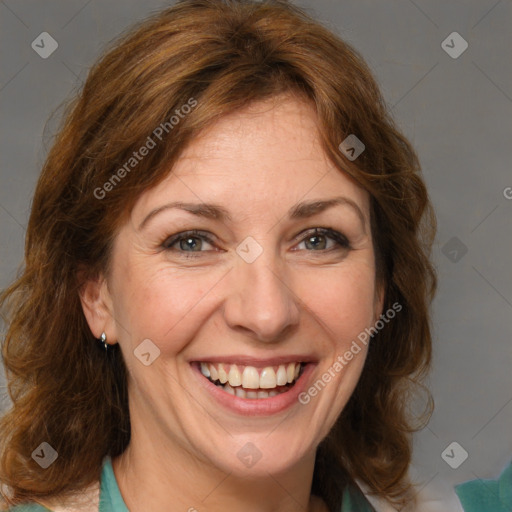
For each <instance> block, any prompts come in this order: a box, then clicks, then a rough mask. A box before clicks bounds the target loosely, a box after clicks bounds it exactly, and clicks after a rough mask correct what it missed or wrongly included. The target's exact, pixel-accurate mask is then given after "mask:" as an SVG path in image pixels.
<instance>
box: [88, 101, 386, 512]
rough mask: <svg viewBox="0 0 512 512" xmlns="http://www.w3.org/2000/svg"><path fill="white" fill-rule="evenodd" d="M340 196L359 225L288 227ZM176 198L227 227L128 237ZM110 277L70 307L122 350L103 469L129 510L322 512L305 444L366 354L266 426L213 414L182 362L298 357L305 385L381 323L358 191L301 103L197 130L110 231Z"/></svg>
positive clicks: (175, 216) (193, 224)
mask: <svg viewBox="0 0 512 512" xmlns="http://www.w3.org/2000/svg"><path fill="white" fill-rule="evenodd" d="M339 196H344V197H345V198H348V199H349V200H351V201H353V202H354V203H355V204H356V205H357V206H358V208H359V209H360V211H361V213H362V217H363V219H364V222H363V220H362V219H361V218H360V216H359V215H358V214H357V213H356V210H355V209H354V208H353V207H351V206H349V205H348V204H344V205H337V206H333V207H331V208H329V209H326V210H324V211H323V212H320V213H317V214H316V215H314V216H311V217H308V218H301V219H290V218H289V217H288V210H289V209H290V208H292V207H293V206H294V205H296V204H297V203H299V202H303V201H313V200H324V199H331V198H333V197H339ZM172 201H183V202H187V203H202V202H205V203H215V204H217V205H220V206H222V207H223V208H225V209H226V210H227V211H228V212H229V214H230V216H231V217H232V221H221V220H219V219H207V218H204V217H200V216H197V215H194V214H192V213H190V212H186V211H184V210H180V209H176V208H174V209H165V210H162V211H161V212H160V213H157V214H156V215H153V216H152V218H150V219H148V220H147V222H146V223H145V224H144V226H143V227H142V228H141V229H139V227H140V224H141V223H142V221H143V219H144V218H145V217H146V216H147V215H148V214H149V213H150V212H151V211H152V210H154V209H155V208H158V207H160V206H162V205H165V204H167V203H170V202H172ZM316 227H320V228H321V227H325V228H332V229H334V230H336V231H338V232H340V233H342V234H344V235H345V236H346V237H347V238H348V241H349V248H344V247H341V246H339V245H338V244H337V242H336V241H335V240H334V239H332V238H330V237H329V236H326V237H324V236H322V235H320V236H319V237H318V238H314V234H313V233H311V232H310V231H309V230H312V229H313V228H316ZM192 229H198V230H201V231H205V232H208V233H209V236H210V238H211V239H212V243H209V242H207V241H201V240H200V239H196V238H194V239H193V242H194V243H195V246H194V247H195V248H196V250H195V251H194V250H193V249H191V248H188V249H187V244H186V240H187V238H189V237H187V236H185V240H184V241H183V242H182V243H181V247H182V249H181V251H180V242H179V241H178V242H177V243H175V244H174V245H173V247H172V248H170V249H169V248H168V249H164V248H163V246H162V245H163V244H164V243H165V241H166V240H168V239H169V237H170V236H171V235H173V234H176V233H179V232H182V231H186V230H192ZM248 236H251V237H252V238H253V239H255V240H256V241H257V242H258V244H259V245H260V246H261V247H262V249H263V252H262V254H261V255H260V256H259V257H258V258H257V259H256V260H255V261H254V262H253V263H247V262H246V261H244V260H243V259H242V258H241V257H240V256H239V255H238V254H237V252H236V248H237V246H238V245H239V244H240V243H241V242H242V241H243V240H244V239H246V237H248ZM311 237H313V238H311ZM201 244H202V245H201ZM183 247H185V249H183ZM198 248H199V249H198ZM187 250H188V252H186V251H187ZM190 255H191V257H188V258H187V256H190ZM194 256H195V257H194ZM111 268H112V271H111V273H110V275H108V276H106V277H100V278H99V279H98V280H96V281H92V280H91V281H90V282H89V283H88V284H87V286H86V287H85V288H84V290H83V292H82V296H81V298H82V304H83V308H84V312H85V315H86V317H87V320H88V322H89V325H90V327H91V330H92V332H93V333H94V335H95V336H97V337H99V336H100V334H101V332H102V331H105V332H106V334H107V339H108V341H109V342H110V343H115V342H118V343H119V344H120V345H121V350H122V353H123V356H124V358H125V361H126V364H127V367H128V372H129V403H130V416H131V424H132V435H131V442H130V445H129V447H128V448H127V450H126V451H125V452H124V453H123V454H122V455H121V456H119V457H117V458H116V459H114V460H113V467H114V472H115V475H116V479H117V481H118V484H119V487H120V490H121V494H122V495H123V497H124V499H125V501H126V504H127V506H128V508H129V509H130V510H131V511H132V512H140V511H143V510H155V511H158V510H172V511H174V510H176V511H185V510H194V508H195V509H196V510H198V511H201V510H208V511H211V512H215V511H220V510H244V511H247V512H253V511H267V512H270V511H281V512H287V511H290V512H291V511H297V510H298V509H300V510H309V511H311V510H323V509H324V508H323V504H322V502H321V501H319V500H316V499H314V498H312V497H311V495H310V489H311V481H312V475H313V465H314V454H315V449H316V447H317V445H318V444H319V442H320V441H321V440H322V439H323V438H324V437H325V435H326V434H327V433H328V431H329V429H330V428H331V426H332V425H333V423H334V422H335V420H336V418H337V417H338V415H339V414H340V412H341V410H342V409H343V407H344V406H345V404H346V403H347V401H348V399H349V397H350V395H351V393H352V391H353V390H354V388H355V386H356V384H357V381H358V378H359V376H360V374H361V371H362V368H363V365H364V360H365V356H366V350H367V349H366V348H365V347H364V346H362V350H361V351H360V352H359V353H358V354H357V355H355V356H354V358H353V359H352V360H351V361H350V363H349V364H347V365H346V366H344V367H343V370H342V371H340V372H337V373H336V374H335V377H334V378H333V380H331V382H330V383H328V384H327V385H326V386H325V388H324V389H322V390H321V391H320V392H319V393H318V395H317V396H316V397H314V398H312V399H311V401H310V402H309V403H308V404H306V405H302V404H300V403H296V404H294V405H293V406H292V407H290V408H288V409H287V410H285V411H282V412H280V413H276V414H272V415H267V416H261V415H260V416H249V417H248V416H244V415H240V414H237V413H236V412H233V411H230V410H229V409H226V408H224V407H222V406H221V405H219V404H218V403H217V402H216V401H215V400H214V399H213V398H212V396H211V395H210V394H209V392H207V391H206V390H205V389H204V388H203V387H202V386H199V385H198V379H200V378H202V377H199V376H198V374H197V372H196V371H195V370H193V368H192V366H191V364H190V362H191V361H207V360H209V358H211V357H218V356H231V355H240V354H243V355H249V356H253V357H256V358H268V357H277V356H283V355H290V354H294V355H295V354H301V355H309V356H310V357H312V358H314V359H315V360H316V365H315V367H314V371H313V373H312V375H311V376H310V377H309V379H308V384H307V387H306V389H307V388H309V387H310V386H311V385H312V384H313V383H314V382H315V381H316V380H317V379H319V378H321V376H322V374H324V373H325V372H326V371H327V370H328V369H329V368H330V367H332V365H333V363H334V361H335V360H336V358H337V357H338V356H339V355H343V354H344V353H345V352H346V351H347V350H348V349H349V347H350V345H351V343H352V341H353V340H355V339H356V337H357V335H358V334H359V333H360V332H361V331H363V330H364V328H365V327H370V326H372V325H373V324H374V321H375V320H376V319H377V318H378V317H379V315H380V314H381V312H382V311H381V309H382V293H381V291H380V290H379V289H378V288H377V287H376V283H375V258H374V251H373V245H372V240H371V234H370V218H369V197H368V193H367V192H366V191H364V190H363V189H361V188H360V187H359V186H357V185H356V184H355V183H354V182H353V181H352V180H351V179H350V178H348V176H347V175H345V174H344V173H342V172H341V171H339V170H337V169H336V168H335V167H334V166H333V165H332V163H331V162H330V161H329V160H328V159H327V157H326V155H325V153H324V151H323V150H322V148H321V146H320V142H319V137H318V134H317V128H316V115H315V112H314V110H313V108H312V106H311V105H309V104H308V103H305V102H303V101H302V100H300V99H298V98H295V97H293V96H290V95H284V96H280V97H276V98H273V99H271V100H268V101H265V102H259V103H255V104H252V105H250V106H249V107H248V108H246V109H244V110H241V111H238V112H236V113H233V114H230V115H228V116H226V117H224V118H222V119H221V120H220V121H218V122H217V123H216V124H214V125H213V126H211V127H210V128H208V129H207V130H206V131H204V132H203V133H201V134H200V135H199V136H198V137H197V138H195V139H194V141H193V142H192V143H191V144H190V145H189V146H188V147H187V148H186V150H185V152H184V153H183V154H182V156H181V158H180V159H179V161H178V163H177V164H176V165H175V166H174V168H173V169H172V172H171V173H170V174H169V176H168V177H167V178H166V179H165V180H164V181H163V182H161V183H160V184H159V185H157V186H156V187H155V188H153V189H151V190H148V191H145V192H144V193H143V194H142V195H141V196H140V198H139V200H138V202H137V203H136V205H135V207H134V208H133V210H132V212H131V216H130V220H129V221H128V222H126V223H125V224H124V225H123V226H122V228H121V229H120V231H119V232H118V234H117V237H116V241H115V244H114V247H113V254H112V267H111ZM145 339H150V340H151V341H152V342H153V343H154V344H155V345H157V346H158V348H159V349H160V356H159V357H158V358H157V359H156V360H155V361H154V362H153V363H152V364H151V365H150V366H144V365H143V364H142V363H141V362H140V361H139V360H138V359H137V357H135V356H134V354H133V351H134V349H135V348H136V347H137V346H138V345H139V344H140V343H141V342H142V341H143V340H145ZM248 442H251V443H253V444H254V445H255V446H256V447H257V448H258V450H259V452H260V453H261V459H260V460H259V461H258V462H257V463H256V464H254V465H253V466H252V467H250V468H248V467H246V466H245V465H244V464H242V463H241V461H240V459H239V458H238V457H237V453H238V451H239V450H240V449H241V448H242V447H243V446H244V445H245V444H246V443H248Z"/></svg>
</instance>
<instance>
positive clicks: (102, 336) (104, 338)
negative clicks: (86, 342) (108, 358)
mask: <svg viewBox="0 0 512 512" xmlns="http://www.w3.org/2000/svg"><path fill="white" fill-rule="evenodd" d="M99 342H100V343H102V344H103V346H104V348H105V350H108V343H107V335H106V334H105V333H104V332H102V333H101V336H100V339H99Z"/></svg>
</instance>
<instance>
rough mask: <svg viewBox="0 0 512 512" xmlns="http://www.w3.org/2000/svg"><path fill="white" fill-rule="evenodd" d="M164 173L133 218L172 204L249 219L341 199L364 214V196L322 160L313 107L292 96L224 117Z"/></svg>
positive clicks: (147, 193)
mask: <svg viewBox="0 0 512 512" xmlns="http://www.w3.org/2000/svg"><path fill="white" fill-rule="evenodd" d="M170 171H171V172H170V173H169V176H168V177H167V178H166V179H165V180H164V181H162V182H161V183H160V184H159V185H158V186H156V187H155V188H153V189H151V190H149V191H146V192H145V193H144V194H143V195H142V196H141V198H139V201H138V202H137V204H136V205H135V208H134V210H133V215H134V216H135V217H137V218H138V217H140V215H143V212H144V211H146V210H147V209H148V208H151V207H154V205H155V204H157V203H159V202H162V203H163V202H166V201H169V200H175V199H179V200H182V201H195V202H215V203H219V204H228V205H230V209H231V208H232V209H234V210H236V209H237V208H238V209H240V210H242V211H249V210H250V209H251V208H252V207H254V208H256V209H258V208H259V209H260V210H261V209H265V210H267V209H269V208H272V209H278V208H279V207H282V208H286V209H288V208H289V206H290V205H291V204H294V203H296V202H297V201H299V200H305V199H318V198H324V197H332V196H335V195H340V194H343V195H346V196H348V197H350V198H351V199H352V200H354V201H355V202H357V203H358V204H359V205H360V207H361V209H362V210H363V211H367V210H368V194H367V192H366V191H365V190H363V189H362V188H361V187H359V186H358V185H357V184H356V183H355V182H354V181H353V179H352V178H350V177H349V176H348V175H346V174H345V173H343V172H342V171H340V170H339V169H337V168H336V167H335V166H334V165H333V164H332V162H331V161H330V160H329V159H328V157H327V155H326V154H325V152H324V150H323V148H322V146H321V142H320V136H319V132H318V127H317V117H316V113H315V110H314V108H313V106H312V105H311V104H310V103H307V102H306V101H304V100H301V99H298V98H296V97H294V96H290V95H281V96H277V97H274V98H271V99H269V100H265V101H262V102H257V103H253V104H251V105H249V106H248V107H246V108H244V109H243V110H239V111H236V112H233V113H231V114H228V115H226V116H224V117H222V118H221V119H219V120H218V121H216V122H215V123H214V124H212V125H211V126H209V127H208V128H207V129H205V130H203V131H202V132H201V133H200V134H199V135H198V136H196V137H195V138H194V139H193V140H192V141H191V142H190V143H189V145H188V146H187V147H186V148H185V149H184V151H183V152H182V154H181V155H180V158H179V159H178V161H177V162H176V164H175V165H174V167H173V168H172V169H171V170H170Z"/></svg>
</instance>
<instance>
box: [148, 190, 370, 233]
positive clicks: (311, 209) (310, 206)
mask: <svg viewBox="0 0 512 512" xmlns="http://www.w3.org/2000/svg"><path fill="white" fill-rule="evenodd" d="M340 205H345V206H349V207H351V208H352V210H354V211H355V213H356V214H357V216H358V217H359V219H360V220H361V223H362V224H363V230H364V231H365V232H366V229H365V226H366V222H365V217H364V215H363V212H362V211H361V208H359V206H358V205H357V203H356V202H355V201H353V200H352V199H350V198H348V197H344V196H340V197H333V198H331V199H324V200H317V201H309V202H307V201H303V202H301V203H298V204H296V205H295V206H292V208H290V210H288V217H289V218H290V219H292V220H295V219H306V218H308V217H313V216H314V215H318V214H319V213H321V212H323V211H325V210H327V209H329V208H332V207H334V206H340ZM174 208H176V209H180V210H185V211H187V212H189V213H192V214H193V215H197V216H199V217H204V218H207V219H214V220H218V221H221V222H233V218H232V217H231V215H230V214H229V212H228V210H226V209H225V208H223V207H222V206H219V205H216V204H212V203H184V202H182V201H174V202H172V203H167V204H164V205H162V206H159V207H158V208H155V209H154V210H152V211H151V212H149V214H148V215H146V217H145V218H144V220H143V221H142V222H141V223H140V225H139V228H138V229H139V230H141V229H142V228H143V227H144V226H145V225H146V224H147V223H148V222H149V220H150V219H152V218H153V217H155V216H156V215H158V214H159V213H160V212H162V211H164V210H169V209H174Z"/></svg>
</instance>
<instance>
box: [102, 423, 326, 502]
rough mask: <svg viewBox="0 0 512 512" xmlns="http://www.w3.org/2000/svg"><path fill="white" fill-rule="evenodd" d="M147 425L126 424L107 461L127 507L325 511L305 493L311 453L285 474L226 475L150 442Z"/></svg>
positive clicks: (308, 486)
mask: <svg viewBox="0 0 512 512" xmlns="http://www.w3.org/2000/svg"><path fill="white" fill-rule="evenodd" d="M150 432H151V429H148V428H147V426H146V428H142V429H138V428H137V424H133V423H132V436H131V439H130V444H129V446H128V447H127V449H126V450H125V452H124V453H123V454H121V455H120V456H118V457H116V458H114V459H113V460H112V466H113V469H114V474H115V476H116V480H117V483H118V486H119V489H120V491H121V494H122V496H123V499H124V501H125V503H126V506H127V507H128V509H129V510H130V511H131V512H144V511H147V510H155V511H158V510H166V511H172V512H174V511H176V512H178V511H179V512H183V511H188V512H199V511H202V510H208V511H209V512H221V511H222V512H225V511H226V510H244V512H297V511H300V512H327V508H326V506H325V504H324V503H323V501H322V500H320V499H319V498H315V497H314V496H313V497H312V496H311V482H312V478H313V468H314V462H315V455H314V454H310V455H309V456H308V457H307V458H306V459H304V460H301V461H299V462H298V463H297V464H296V466H295V467H294V468H292V469H290V470H288V471H286V472H285V473H279V474H270V473H269V474H266V475H264V476H262V477H259V478H253V479H249V478H244V477H237V476H235V475H234V474H232V473H231V474H226V473H224V472H223V471H221V470H220V469H219V468H216V467H215V466H214V465H212V464H211V463H210V462H208V461H204V460H203V461H201V460H198V459H197V458H196V457H194V456H193V454H191V453H190V452H187V451H186V450H184V449H180V448H178V447H177V446H176V445H175V443H172V442H165V443H164V442H162V443H158V442H155V438H154V437H152V436H151V435H150Z"/></svg>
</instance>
